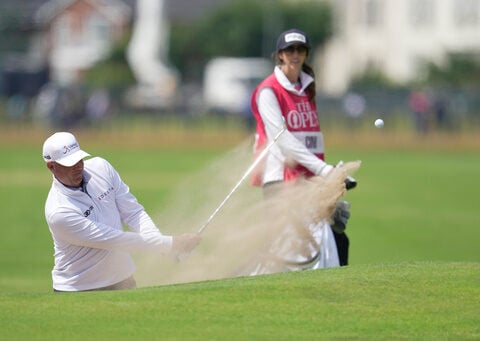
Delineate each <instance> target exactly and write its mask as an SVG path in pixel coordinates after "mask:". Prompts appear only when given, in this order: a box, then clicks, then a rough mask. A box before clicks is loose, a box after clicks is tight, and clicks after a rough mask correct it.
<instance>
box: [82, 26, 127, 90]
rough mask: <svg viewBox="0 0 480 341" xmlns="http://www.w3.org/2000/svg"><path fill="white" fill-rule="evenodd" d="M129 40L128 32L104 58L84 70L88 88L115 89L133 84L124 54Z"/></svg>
mask: <svg viewBox="0 0 480 341" xmlns="http://www.w3.org/2000/svg"><path fill="white" fill-rule="evenodd" d="M129 40H130V34H128V35H126V36H125V37H124V38H123V39H122V40H121V41H119V42H118V43H117V44H116V45H115V47H114V48H113V49H112V51H111V52H110V54H109V56H108V57H107V58H106V59H104V60H103V61H101V62H99V63H97V64H96V65H95V66H94V67H93V68H91V69H89V70H88V71H87V72H86V74H85V77H84V82H85V85H86V86H87V87H88V88H110V89H114V90H115V89H124V88H126V87H128V86H130V85H133V84H135V82H136V81H135V78H134V76H133V73H132V71H131V70H130V67H129V65H128V61H127V58H126V55H125V53H126V49H127V45H128V42H129Z"/></svg>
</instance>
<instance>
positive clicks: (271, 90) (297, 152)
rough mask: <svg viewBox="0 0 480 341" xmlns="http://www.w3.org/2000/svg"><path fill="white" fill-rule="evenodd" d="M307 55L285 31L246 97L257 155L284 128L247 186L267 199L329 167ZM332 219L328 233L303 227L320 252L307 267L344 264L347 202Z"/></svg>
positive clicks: (321, 227)
mask: <svg viewBox="0 0 480 341" xmlns="http://www.w3.org/2000/svg"><path fill="white" fill-rule="evenodd" d="M309 53H310V43H309V40H308V37H307V35H306V34H305V33H304V32H302V31H300V30H298V29H290V30H288V31H285V32H283V33H282V34H280V36H279V37H278V39H277V45H276V51H275V53H274V59H275V64H276V66H275V69H274V71H273V73H272V74H271V75H270V76H268V77H267V78H266V79H264V80H263V81H262V82H261V83H260V84H259V85H258V87H257V88H256V89H255V90H254V92H253V94H252V98H251V108H252V112H253V115H254V117H255V119H256V122H257V125H256V135H255V152H256V154H257V155H258V154H259V153H260V152H261V151H262V150H263V148H265V146H266V145H267V144H268V143H269V141H271V140H272V139H273V138H274V136H276V135H277V134H278V133H279V132H280V131H281V130H282V128H283V127H284V125H286V128H287V131H285V132H284V133H283V134H282V136H280V137H279V138H278V141H277V143H276V144H275V145H274V146H273V147H272V148H271V150H270V152H269V154H268V155H267V157H266V160H265V162H264V164H263V167H261V168H260V170H259V171H257V172H256V173H255V174H254V175H253V179H252V184H253V185H257V186H262V187H263V189H264V194H265V195H266V196H267V197H268V196H269V195H275V194H276V193H278V190H280V189H281V188H282V185H281V184H282V183H285V182H289V181H294V180H295V179H297V178H299V177H307V178H308V177H311V176H326V175H328V174H329V172H330V171H331V170H332V169H333V168H334V167H333V166H332V165H330V164H328V163H326V162H325V161H324V158H325V154H324V144H323V135H322V132H321V130H320V124H319V120H318V113H317V107H316V103H315V95H316V90H315V80H314V79H315V74H314V72H313V69H312V68H311V67H310V66H309V65H308V64H307V62H306V60H307V57H308V55H309ZM334 216H335V222H334V224H332V225H338V226H339V227H340V228H339V229H334V230H333V231H332V228H331V226H330V225H329V224H328V222H323V223H321V224H317V225H316V226H315V227H312V226H309V227H307V228H308V230H309V231H310V233H311V234H312V237H313V238H315V239H316V241H317V243H318V244H319V245H321V246H322V252H321V253H320V254H317V253H313V254H312V259H311V263H310V264H309V266H310V267H311V268H319V267H331V266H338V265H346V264H347V263H348V247H349V242H348V238H347V236H346V235H345V233H344V229H345V224H346V220H347V219H348V217H349V216H350V213H349V210H348V204H347V203H345V202H341V203H339V204H338V205H337V212H336V213H335V215H334ZM314 254H316V256H315V257H314ZM277 256H279V255H277ZM288 258H289V261H288V263H291V264H292V263H294V261H292V257H290V256H289V257H288ZM299 262H300V261H299ZM301 263H305V262H304V260H302V261H301ZM307 263H308V262H307Z"/></svg>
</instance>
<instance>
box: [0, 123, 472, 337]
mask: <svg viewBox="0 0 480 341" xmlns="http://www.w3.org/2000/svg"><path fill="white" fill-rule="evenodd" d="M21 133H22V134H20V135H18V134H13V133H11V132H8V131H4V132H2V134H3V135H1V136H0V158H1V160H2V161H1V163H0V180H1V181H0V204H1V205H0V214H1V216H2V217H3V222H4V225H3V233H2V237H1V238H0V269H1V274H0V321H1V322H0V327H1V330H2V332H1V334H0V335H1V337H0V339H2V340H3V339H5V340H15V339H18V340H20V339H22V340H25V339H45V340H46V339H66V338H68V339H84V338H89V339H109V338H116V339H205V340H210V339H225V338H227V337H228V338H233V339H271V340H282V339H284V340H287V339H288V340H290V339H309V340H311V339H316V338H322V337H323V338H345V339H383V340H387V339H422V340H423V339H429V340H436V339H455V340H456V339H479V338H480V330H479V326H480V319H479V316H480V314H479V312H480V306H479V302H480V299H479V298H480V293H479V288H480V268H479V264H480V252H479V251H478V250H479V247H478V245H479V244H480V213H479V212H480V211H479V209H478V204H477V203H478V193H480V184H479V182H478V180H477V178H478V175H479V174H480V153H479V149H478V148H477V147H476V146H477V145H478V144H473V147H472V145H471V144H470V145H466V146H465V145H462V143H461V141H463V140H462V138H461V137H460V138H457V137H451V140H449V141H443V140H442V142H441V143H437V142H436V141H437V140H435V139H433V138H432V139H428V138H425V140H424V141H422V144H418V145H417V144H415V143H414V142H412V141H411V140H409V139H408V137H407V138H406V139H404V140H401V142H398V140H397V139H398V138H399V137H398V136H390V137H389V136H387V135H385V136H384V137H382V138H381V139H379V138H378V135H379V134H376V135H377V136H373V137H371V136H369V137H368V138H366V139H363V137H362V139H363V140H360V139H359V137H358V136H355V135H351V136H350V135H348V141H347V139H345V138H343V139H342V141H343V142H342V143H336V141H337V140H336V139H335V136H331V137H330V139H331V141H332V143H330V144H328V135H327V145H328V148H327V160H328V161H329V162H330V163H332V164H335V163H336V162H338V161H339V160H343V161H352V160H361V161H362V166H361V168H360V169H359V170H358V172H357V173H356V174H354V176H355V177H356V178H357V179H358V181H359V185H358V188H356V189H354V190H352V191H350V192H348V193H347V194H346V199H347V200H348V201H350V202H351V205H352V206H351V213H352V217H351V219H350V221H349V224H348V228H347V232H348V235H349V237H350V242H351V249H350V266H349V267H346V268H337V269H326V270H319V271H312V272H297V273H288V274H278V275H273V276H261V277H255V278H236V279H224V280H219V281H206V282H198V283H192V284H182V285H169V286H164V287H155V288H142V289H138V290H136V291H129V292H102V293H97V292H95V293H81V294H76V295H70V294H66V295H62V294H61V295H54V294H53V293H52V284H51V277H50V271H51V268H52V265H53V245H52V241H51V236H50V233H49V231H48V227H47V225H46V223H45V218H44V213H43V209H44V202H45V198H46V195H47V193H48V190H49V187H50V184H51V174H50V173H49V171H48V170H47V169H46V167H45V165H44V163H43V160H42V158H41V144H42V143H43V140H44V138H45V137H47V136H48V134H47V132H45V131H38V130H35V131H32V132H31V133H30V132H28V130H22V131H21ZM192 134H197V135H195V136H194V137H193V139H194V140H195V141H196V142H197V143H194V144H193V145H192V144H189V143H188V141H190V139H191V138H192V136H191V135H192ZM225 134H226V135H225V136H227V134H228V136H229V137H228V138H227V137H226V138H222V133H221V132H214V133H212V132H209V133H208V136H207V135H201V134H200V135H199V133H198V132H190V131H183V130H182V131H181V134H178V135H179V136H177V137H175V136H176V135H175V134H174V133H169V134H165V133H163V134H162V133H157V132H156V131H154V130H153V129H152V130H148V131H146V132H145V133H144V132H143V131H140V132H139V131H136V133H135V134H133V135H132V136H130V137H129V138H128V139H127V138H126V136H127V134H125V131H120V132H119V133H118V134H117V133H116V132H110V131H109V132H108V134H107V133H105V132H100V133H92V132H88V131H87V132H80V133H79V137H80V138H79V140H80V143H81V144H82V147H83V148H84V149H85V150H87V151H88V152H90V153H91V154H92V155H99V156H103V157H105V158H106V159H108V160H109V161H110V162H111V163H112V164H113V165H114V166H115V167H116V168H117V169H118V170H119V172H120V174H121V175H122V177H123V179H124V180H125V181H126V182H127V183H128V184H129V185H130V187H131V190H132V192H133V193H134V194H135V195H136V196H137V197H138V199H139V201H140V202H141V203H142V204H144V206H145V207H146V209H147V211H149V212H152V211H153V212H156V211H157V210H159V209H161V208H162V207H163V206H164V205H165V204H166V203H167V202H168V200H169V195H170V194H171V193H172V192H173V191H174V190H175V186H176V185H177V184H178V183H180V182H182V180H183V179H185V178H188V177H189V176H190V175H191V174H194V173H195V172H196V171H199V170H201V169H203V168H204V167H206V166H208V165H209V164H211V163H212V162H213V161H215V160H217V159H219V158H222V156H223V155H224V154H225V153H226V152H228V151H229V150H230V149H232V148H234V147H235V146H236V145H237V144H238V143H241V142H242V141H243V140H244V139H245V138H251V136H250V135H248V134H243V135H242V134H241V133H240V134H237V135H236V136H234V137H233V138H232V137H231V136H230V132H226V133H225ZM210 135H212V136H213V137H209V136H210ZM17 136H19V137H17ZM370 138H371V140H370ZM445 138H446V139H449V137H448V136H446V137H445ZM219 141H221V142H219ZM432 141H433V142H432ZM446 145H447V146H448V147H445V146H446ZM242 167H243V168H242V169H241V170H240V173H241V172H243V170H244V169H246V168H247V167H248V164H245V165H243V166H242ZM237 171H238V170H237ZM244 185H245V186H248V183H245V184H244ZM230 189H231V188H224V189H223V190H224V192H225V194H227V193H228V192H229V190H230ZM215 204H216V203H215ZM192 232H193V231H192ZM160 270H161V269H159V271H160Z"/></svg>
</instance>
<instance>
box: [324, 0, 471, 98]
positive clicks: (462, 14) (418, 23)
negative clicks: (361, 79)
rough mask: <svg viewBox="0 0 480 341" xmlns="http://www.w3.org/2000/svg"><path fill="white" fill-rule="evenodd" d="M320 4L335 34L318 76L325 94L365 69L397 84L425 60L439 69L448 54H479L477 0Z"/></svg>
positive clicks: (346, 0)
mask: <svg viewBox="0 0 480 341" xmlns="http://www.w3.org/2000/svg"><path fill="white" fill-rule="evenodd" d="M326 1H330V2H331V3H332V6H333V8H334V17H335V30H334V35H333V37H332V39H331V40H330V41H329V42H328V43H327V45H326V46H325V48H324V49H322V52H321V53H320V56H319V58H318V67H319V70H321V72H319V73H318V74H319V77H320V79H319V83H320V84H321V87H322V89H324V90H325V92H327V93H329V94H331V95H338V94H342V93H344V92H345V91H346V90H347V88H348V85H349V83H350V81H351V80H352V78H353V77H355V76H358V75H361V74H363V73H365V72H366V71H367V70H373V71H378V72H380V73H382V74H383V75H385V76H386V77H388V78H389V79H391V80H392V81H394V82H397V83H400V84H401V83H405V82H408V81H411V80H415V79H418V78H419V76H421V74H419V73H420V72H421V70H422V66H423V65H424V63H425V62H434V63H436V64H438V65H442V64H443V63H445V61H446V57H447V55H448V54H449V53H458V52H461V53H479V51H480V0H401V1H394V0H353V1H350V0H326Z"/></svg>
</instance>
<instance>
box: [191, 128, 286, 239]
mask: <svg viewBox="0 0 480 341" xmlns="http://www.w3.org/2000/svg"><path fill="white" fill-rule="evenodd" d="M285 130H286V128H285V127H283V128H282V130H280V131H279V132H278V134H277V135H275V137H274V138H273V140H272V141H271V142H270V143H269V144H268V145H267V146H266V147H265V148H264V149H263V150H262V152H261V153H260V154H259V155H258V156H257V158H256V159H255V161H254V162H253V163H252V165H251V166H250V167H249V168H248V169H247V171H246V172H245V174H243V176H242V178H241V179H240V180H239V181H238V182H237V184H236V185H235V186H234V187H233V188H232V190H231V191H230V193H228V194H227V196H226V197H225V199H223V201H222V202H221V203H220V205H218V207H217V208H216V209H215V211H213V213H212V214H211V215H210V217H208V219H207V221H206V222H205V223H204V224H203V225H202V227H200V229H199V230H198V232H197V233H198V234H200V233H202V232H203V231H204V230H205V228H206V227H207V226H208V225H209V224H210V222H211V221H212V220H213V218H215V216H216V215H217V214H218V212H219V211H220V210H221V209H222V207H223V206H224V205H225V204H226V203H227V201H228V200H229V199H230V197H231V196H232V195H233V193H235V191H236V190H237V189H238V187H240V185H241V184H242V183H243V181H244V180H245V179H246V178H247V177H248V176H249V175H250V173H251V172H252V171H253V170H254V169H255V167H257V165H258V164H259V163H260V161H262V159H263V158H264V157H265V155H267V153H268V151H269V150H270V148H272V146H273V145H274V144H275V142H277V140H278V138H279V137H280V135H282V133H283V132H284V131H285Z"/></svg>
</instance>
